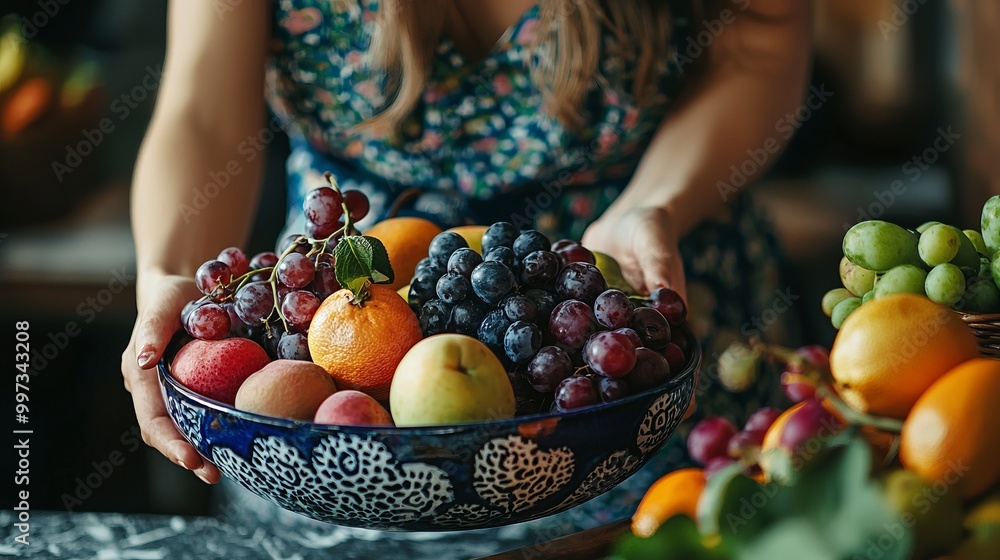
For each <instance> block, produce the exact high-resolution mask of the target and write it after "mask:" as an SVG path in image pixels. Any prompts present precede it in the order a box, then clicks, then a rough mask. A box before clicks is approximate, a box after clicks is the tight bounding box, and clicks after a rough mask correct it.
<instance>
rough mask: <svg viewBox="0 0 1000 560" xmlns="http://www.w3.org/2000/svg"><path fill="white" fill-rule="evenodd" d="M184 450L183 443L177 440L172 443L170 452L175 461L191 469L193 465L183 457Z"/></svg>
mask: <svg viewBox="0 0 1000 560" xmlns="http://www.w3.org/2000/svg"><path fill="white" fill-rule="evenodd" d="M183 451H184V444H183V443H181V442H179V441H175V442H173V443H172V444H170V454H171V455H172V456H173V460H174V462H175V463H177V464H178V465H180V466H182V467H184V468H185V469H187V470H191V467H190V466H189V465H188V464H187V463H185V462H184V459H181V455H182V453H183Z"/></svg>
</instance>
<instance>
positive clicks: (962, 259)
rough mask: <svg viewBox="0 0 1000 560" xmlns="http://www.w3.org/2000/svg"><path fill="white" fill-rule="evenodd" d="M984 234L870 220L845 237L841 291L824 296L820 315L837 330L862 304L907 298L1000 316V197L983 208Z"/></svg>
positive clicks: (940, 225)
mask: <svg viewBox="0 0 1000 560" xmlns="http://www.w3.org/2000/svg"><path fill="white" fill-rule="evenodd" d="M981 228H982V232H980V231H976V230H974V229H967V230H960V229H958V228H956V227H954V226H951V225H947V224H943V223H941V222H926V223H924V224H922V225H921V226H919V227H918V228H917V229H916V230H908V229H905V228H902V227H900V226H898V225H896V224H893V223H890V222H885V221H881V220H869V221H866V222H861V223H859V224H857V225H855V226H854V227H852V228H851V229H850V230H848V232H847V233H846V234H845V235H844V245H843V247H844V257H843V259H841V261H840V280H841V282H842V284H843V287H842V288H835V289H833V290H830V291H829V292H827V293H826V295H824V296H823V302H822V306H823V313H825V314H826V316H827V317H830V319H831V322H832V323H833V326H834V327H835V328H838V329H839V328H840V325H841V324H843V322H844V320H845V319H846V318H847V316H848V315H850V314H851V313H853V312H854V310H855V309H857V308H858V307H860V306H861V305H862V304H864V303H865V302H867V301H869V300H871V299H877V298H880V297H884V296H887V295H890V294H900V293H910V294H920V295H924V296H927V297H928V298H930V299H931V300H933V301H935V302H937V303H940V304H942V305H946V306H948V307H951V308H953V309H956V310H960V311H968V312H977V313H992V312H997V311H1000V253H998V249H1000V196H994V197H992V198H990V199H989V200H988V201H987V202H986V204H985V205H984V206H983V215H982V222H981Z"/></svg>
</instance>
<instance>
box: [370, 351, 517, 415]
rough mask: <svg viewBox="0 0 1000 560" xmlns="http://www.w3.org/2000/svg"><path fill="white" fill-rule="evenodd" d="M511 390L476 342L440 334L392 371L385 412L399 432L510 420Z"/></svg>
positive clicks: (504, 373) (490, 355) (497, 362)
mask: <svg viewBox="0 0 1000 560" xmlns="http://www.w3.org/2000/svg"><path fill="white" fill-rule="evenodd" d="M515 407H516V405H515V402H514V388H513V387H512V386H511V384H510V379H509V378H508V377H507V371H506V370H505V369H504V367H503V364H501V363H500V360H499V359H497V357H496V356H495V355H494V354H493V352H491V351H490V349H489V348H487V347H486V345H485V344H483V343H482V342H480V341H479V340H477V339H475V338H473V337H471V336H466V335H462V334H439V335H434V336H431V337H428V338H425V339H423V340H421V341H420V342H418V343H417V344H415V345H414V346H413V348H410V351H409V352H407V353H406V355H405V356H403V360H402V361H401V362H399V366H397V367H396V373H395V375H394V376H393V378H392V385H391V386H390V388H389V409H390V410H392V418H393V420H395V422H396V425H397V426H435V425H442V424H462V423H468V422H481V421H487V420H500V419H507V418H513V417H514V411H515Z"/></svg>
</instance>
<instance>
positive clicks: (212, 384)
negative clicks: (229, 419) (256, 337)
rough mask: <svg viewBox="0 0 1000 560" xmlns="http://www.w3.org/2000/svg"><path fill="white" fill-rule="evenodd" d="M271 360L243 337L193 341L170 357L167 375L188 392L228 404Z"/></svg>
mask: <svg viewBox="0 0 1000 560" xmlns="http://www.w3.org/2000/svg"><path fill="white" fill-rule="evenodd" d="M270 361H271V359H270V358H268V357H267V353H266V352H264V349H263V348H261V347H260V345H259V344H257V343H256V342H254V341H252V340H249V339H246V338H225V339H222V340H194V341H191V342H188V343H187V344H185V345H184V347H183V348H181V349H180V351H179V352H177V355H176V356H174V361H173V362H172V363H171V364H170V373H171V374H172V375H173V377H174V379H176V380H177V382H178V383H180V384H181V385H183V386H185V387H187V388H188V389H191V390H192V391H194V392H196V393H198V394H200V395H203V396H206V397H208V398H210V399H215V400H217V401H219V402H223V403H226V404H229V405H232V404H233V403H234V402H235V401H236V391H238V390H239V388H240V385H242V384H243V381H244V380H245V379H246V378H248V377H250V375H251V374H253V373H254V372H255V371H257V370H259V369H260V368H262V367H264V366H265V365H267V363H268V362H270Z"/></svg>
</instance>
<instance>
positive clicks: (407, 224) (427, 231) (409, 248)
mask: <svg viewBox="0 0 1000 560" xmlns="http://www.w3.org/2000/svg"><path fill="white" fill-rule="evenodd" d="M439 233H441V228H439V227H437V225H435V224H434V222H431V221H429V220H425V219H423V218H389V219H388V220H382V221H381V222H379V223H377V224H375V225H373V226H372V227H371V228H369V229H368V231H366V232H365V235H369V236H371V237H374V238H376V239H378V240H379V241H381V242H382V244H383V245H385V250H386V252H387V253H389V263H390V264H391V265H392V272H393V275H394V278H393V279H392V283H391V284H387V286H390V287H391V288H392V289H393V290H398V289H400V288H402V287H403V286H405V285H407V284H409V283H410V279H411V278H413V271H414V269H416V268H417V263H418V262H420V259H422V258H424V257H426V256H427V248H428V247H430V246H431V240H433V239H434V236H436V235H437V234H439Z"/></svg>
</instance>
